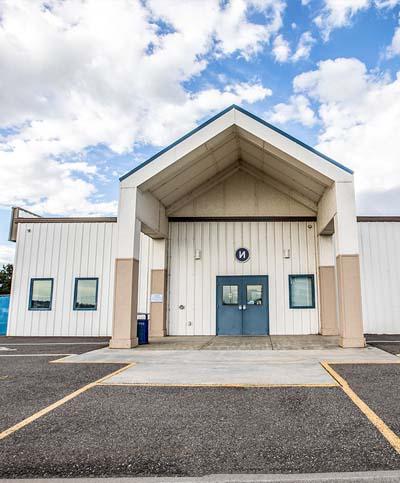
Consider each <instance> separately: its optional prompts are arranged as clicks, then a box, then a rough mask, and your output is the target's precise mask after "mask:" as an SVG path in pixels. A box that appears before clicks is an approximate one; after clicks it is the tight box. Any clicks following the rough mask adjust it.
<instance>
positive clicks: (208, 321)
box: [168, 222, 319, 335]
mask: <svg viewBox="0 0 400 483" xmlns="http://www.w3.org/2000/svg"><path fill="white" fill-rule="evenodd" d="M309 226H310V228H309ZM315 230H316V227H315V223H313V222H172V223H170V245H169V246H170V250H169V284H168V287H169V311H168V318H169V321H168V326H169V334H170V335H208V334H210V335H212V334H215V332H216V300H215V297H216V277H217V275H268V277H269V299H270V300H269V302H270V307H269V317H270V333H271V334H317V333H318V331H319V317H318V307H316V308H315V309H290V308H289V281H288V278H289V274H301V273H303V274H314V276H315V285H316V286H315V290H316V302H317V304H318V293H317V291H318V289H317V286H318V284H317V273H316V272H317V270H316V231H315ZM241 246H244V247H247V248H249V250H250V256H251V258H250V260H249V261H248V262H247V263H238V262H236V261H235V257H234V253H235V249H237V248H239V247H241ZM284 248H285V249H290V250H291V257H290V258H289V259H285V258H283V249H284ZM195 249H200V250H201V260H195V259H194V251H195ZM180 305H183V306H184V307H185V309H184V310H180V309H179V306H180Z"/></svg>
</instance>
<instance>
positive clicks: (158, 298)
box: [150, 293, 164, 304]
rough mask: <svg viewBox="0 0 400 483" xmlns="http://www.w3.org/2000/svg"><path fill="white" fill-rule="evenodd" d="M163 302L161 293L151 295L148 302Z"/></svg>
mask: <svg viewBox="0 0 400 483" xmlns="http://www.w3.org/2000/svg"><path fill="white" fill-rule="evenodd" d="M163 300H164V297H163V294H162V293H152V294H151V295H150V302H153V303H159V304H160V303H162V302H163Z"/></svg>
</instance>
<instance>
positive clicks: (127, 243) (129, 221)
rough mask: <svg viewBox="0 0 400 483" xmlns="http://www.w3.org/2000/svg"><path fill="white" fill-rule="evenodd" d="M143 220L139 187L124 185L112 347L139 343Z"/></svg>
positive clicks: (119, 219) (128, 346)
mask: <svg viewBox="0 0 400 483" xmlns="http://www.w3.org/2000/svg"><path fill="white" fill-rule="evenodd" d="M140 232H141V222H140V221H139V220H138V219H137V189H136V188H130V187H128V188H124V187H122V186H121V187H120V196H119V206H118V240H117V256H116V259H115V275H114V311H113V329H112V338H111V341H110V347H111V348H112V349H128V348H130V347H135V346H136V345H137V344H138V340H137V303H138V279H139V258H140Z"/></svg>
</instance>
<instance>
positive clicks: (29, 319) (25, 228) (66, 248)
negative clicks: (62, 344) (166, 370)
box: [8, 223, 152, 336]
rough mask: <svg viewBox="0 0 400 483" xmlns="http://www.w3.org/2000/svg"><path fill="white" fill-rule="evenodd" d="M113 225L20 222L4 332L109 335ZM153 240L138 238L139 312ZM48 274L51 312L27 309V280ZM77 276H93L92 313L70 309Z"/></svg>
mask: <svg viewBox="0 0 400 483" xmlns="http://www.w3.org/2000/svg"><path fill="white" fill-rule="evenodd" d="M116 237H117V224H116V223H31V224H28V223H26V224H25V223H24V224H22V225H20V226H19V228H18V236H17V243H16V256H15V265H14V278H13V284H12V293H11V303H10V313H9V322H8V335H24V336H108V335H111V328H112V312H113V296H114V265H115V253H116V243H117V239H116ZM151 254H152V242H151V239H150V238H149V237H147V236H145V235H143V234H142V236H141V264H140V273H139V277H140V279H139V294H138V295H139V304H138V311H139V312H148V311H149V310H148V305H149V301H148V299H149V296H148V294H149V284H150V276H149V270H150V266H151ZM42 277H45V278H53V279H54V282H53V303H52V310H51V311H30V310H28V303H29V290H30V281H31V278H42ZM76 277H98V279H99V286H98V306H97V310H96V311H87V312H86V311H74V310H72V305H73V298H74V283H75V278H76Z"/></svg>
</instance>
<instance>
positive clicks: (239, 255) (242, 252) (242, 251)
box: [235, 248, 250, 262]
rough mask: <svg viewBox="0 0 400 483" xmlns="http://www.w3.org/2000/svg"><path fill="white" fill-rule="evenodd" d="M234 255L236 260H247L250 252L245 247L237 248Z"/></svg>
mask: <svg viewBox="0 0 400 483" xmlns="http://www.w3.org/2000/svg"><path fill="white" fill-rule="evenodd" d="M235 257H236V260H237V261H238V262H247V260H249V258H250V252H249V250H248V249H247V248H238V249H237V250H236V253H235Z"/></svg>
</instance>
